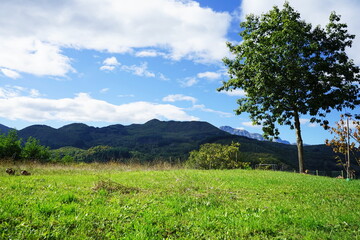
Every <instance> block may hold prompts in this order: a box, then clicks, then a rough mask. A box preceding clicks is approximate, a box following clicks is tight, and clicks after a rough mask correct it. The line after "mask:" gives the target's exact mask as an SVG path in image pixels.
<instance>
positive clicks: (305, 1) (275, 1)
mask: <svg viewBox="0 0 360 240" xmlns="http://www.w3.org/2000/svg"><path fill="white" fill-rule="evenodd" d="M289 3H290V4H291V6H292V7H294V9H295V10H296V11H298V12H300V14H301V18H302V19H305V21H307V22H310V23H312V24H313V26H316V25H319V24H320V25H321V26H322V27H325V25H326V24H327V23H328V22H329V15H330V13H331V12H332V11H335V12H336V13H337V14H340V15H341V21H342V22H344V23H347V24H348V30H349V32H350V33H351V34H355V35H356V38H355V40H354V42H353V47H352V48H351V49H349V50H348V53H349V56H350V57H351V58H352V59H354V60H355V62H356V63H357V64H358V65H359V64H360V54H359V52H360V21H359V20H358V14H359V12H360V1H354V0H342V1H334V0H317V1H313V0H289ZM283 4H284V1H283V0H243V1H242V2H241V16H240V17H241V20H244V19H245V16H246V15H247V14H250V13H253V14H256V15H260V14H262V13H265V12H268V11H269V10H270V9H271V8H272V7H273V6H274V5H277V6H279V7H282V5H283Z"/></svg>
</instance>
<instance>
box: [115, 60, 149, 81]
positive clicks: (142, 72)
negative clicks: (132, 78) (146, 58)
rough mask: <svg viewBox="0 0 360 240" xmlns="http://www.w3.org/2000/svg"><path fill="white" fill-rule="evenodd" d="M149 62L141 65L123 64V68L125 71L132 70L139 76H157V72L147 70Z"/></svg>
mask: <svg viewBox="0 0 360 240" xmlns="http://www.w3.org/2000/svg"><path fill="white" fill-rule="evenodd" d="M147 69H148V67H147V63H146V62H145V63H141V64H140V65H139V66H138V65H131V66H126V65H122V66H121V70H123V71H125V72H130V73H132V74H134V75H137V76H141V77H155V73H153V72H150V71H148V70H147Z"/></svg>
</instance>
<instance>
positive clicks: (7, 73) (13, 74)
mask: <svg viewBox="0 0 360 240" xmlns="http://www.w3.org/2000/svg"><path fill="white" fill-rule="evenodd" d="M0 71H1V72H2V73H3V74H4V75H5V76H7V77H9V78H12V79H17V78H20V77H21V75H20V74H19V73H17V72H15V71H13V70H10V69H6V68H2V69H0Z"/></svg>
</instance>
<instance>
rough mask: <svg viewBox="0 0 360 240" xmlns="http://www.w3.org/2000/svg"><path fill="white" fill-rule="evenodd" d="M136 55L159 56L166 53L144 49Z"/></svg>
mask: <svg viewBox="0 0 360 240" xmlns="http://www.w3.org/2000/svg"><path fill="white" fill-rule="evenodd" d="M135 56H136V57H158V56H166V54H165V53H163V52H159V51H156V50H143V51H139V52H137V53H135Z"/></svg>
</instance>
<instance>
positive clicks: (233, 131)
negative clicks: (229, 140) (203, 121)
mask: <svg viewBox="0 0 360 240" xmlns="http://www.w3.org/2000/svg"><path fill="white" fill-rule="evenodd" d="M220 129H221V130H223V131H225V132H228V133H230V134H232V135H237V136H243V137H248V138H252V139H256V140H258V141H267V140H266V139H265V138H264V137H263V136H262V135H261V134H259V133H250V132H248V131H246V130H243V129H236V128H232V127H229V126H222V127H220ZM274 142H277V143H283V144H290V142H289V141H286V140H282V139H281V138H278V139H274Z"/></svg>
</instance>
